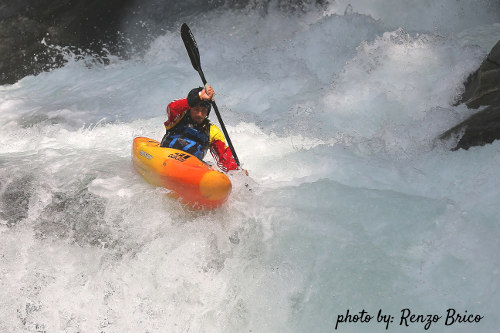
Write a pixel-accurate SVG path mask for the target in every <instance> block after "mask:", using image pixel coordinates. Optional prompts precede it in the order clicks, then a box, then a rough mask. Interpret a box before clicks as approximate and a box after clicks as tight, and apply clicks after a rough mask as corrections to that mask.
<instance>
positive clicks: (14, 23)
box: [0, 0, 133, 84]
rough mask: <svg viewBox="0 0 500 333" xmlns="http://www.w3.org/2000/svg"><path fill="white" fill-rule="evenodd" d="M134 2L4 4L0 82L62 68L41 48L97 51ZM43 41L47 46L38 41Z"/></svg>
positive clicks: (24, 0)
mask: <svg viewBox="0 0 500 333" xmlns="http://www.w3.org/2000/svg"><path fill="white" fill-rule="evenodd" d="M132 2H133V0H108V1H97V0H39V1H29V0H6V1H2V4H0V84H7V83H14V82H16V81H17V80H19V79H20V78H22V77H24V76H26V75H29V74H37V73H40V72H41V71H43V70H47V69H50V68H52V67H53V66H57V65H61V64H63V62H64V61H63V59H62V58H61V57H59V58H57V57H56V59H55V60H54V59H53V57H54V56H55V54H54V53H53V52H51V51H50V49H48V48H47V45H45V44H55V45H60V46H74V47H75V48H81V49H89V50H92V51H93V52H96V53H99V52H102V45H103V44H109V45H115V44H116V41H117V39H118V31H119V27H120V21H121V18H122V16H123V15H124V13H125V12H126V9H127V7H128V6H129V5H131V3H132ZM43 41H44V42H46V43H43Z"/></svg>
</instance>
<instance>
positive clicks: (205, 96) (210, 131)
mask: <svg viewBox="0 0 500 333" xmlns="http://www.w3.org/2000/svg"><path fill="white" fill-rule="evenodd" d="M214 95H215V92H214V89H213V88H212V87H211V86H209V85H207V86H206V88H201V87H200V88H194V89H192V90H191V91H190V92H189V94H188V96H187V98H183V99H178V100H175V101H173V102H171V103H170V104H169V105H168V106H167V116H168V119H167V121H166V122H165V128H166V129H167V133H166V134H165V136H164V137H163V139H162V140H161V146H162V147H168V148H174V149H179V150H183V151H185V152H187V153H190V154H192V155H194V156H196V157H198V158H199V159H200V160H203V158H204V157H205V155H206V153H207V150H208V148H210V152H211V153H212V156H213V157H214V159H215V161H216V162H217V165H218V166H219V168H220V169H221V170H223V171H229V170H238V165H237V164H236V162H235V160H234V158H233V154H232V152H231V149H229V148H228V147H227V146H226V144H225V141H224V136H223V135H222V133H221V131H220V129H219V128H218V127H217V126H216V125H214V124H212V123H211V122H210V120H208V115H209V113H210V109H211V107H212V104H211V103H210V101H211V100H212V98H213V96H214Z"/></svg>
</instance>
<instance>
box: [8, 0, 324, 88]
mask: <svg viewBox="0 0 500 333" xmlns="http://www.w3.org/2000/svg"><path fill="white" fill-rule="evenodd" d="M326 2H327V1H326V0H279V1H278V2H277V3H278V8H279V9H280V10H283V11H304V12H305V11H307V10H309V9H310V8H311V7H315V6H320V7H321V6H324V5H325V4H326ZM270 3H271V0H210V1H206V0H182V1H180V0H0V85H3V84H12V83H15V82H16V81H17V80H19V79H21V78H23V77H25V76H26V75H31V74H38V73H40V72H41V71H44V70H49V69H52V68H54V67H57V66H60V65H62V64H63V63H64V60H63V59H62V56H61V55H60V54H59V53H58V52H57V51H55V50H54V49H51V48H50V47H47V46H46V45H44V44H43V43H42V41H43V40H45V42H46V43H47V44H49V45H50V44H53V45H57V46H63V47H72V48H71V51H72V52H74V53H76V54H78V52H82V51H79V50H84V51H83V52H85V51H87V50H88V51H90V53H92V55H94V56H96V55H97V56H103V55H105V52H104V51H103V45H105V46H106V52H111V53H112V54H114V55H118V56H122V55H124V52H126V47H124V46H127V45H128V44H127V43H130V40H133V43H134V47H135V48H136V49H141V48H143V47H144V46H145V45H147V43H148V41H150V40H151V38H154V37H155V35H157V34H160V33H162V32H164V29H165V28H167V29H171V28H173V26H174V25H175V26H179V25H180V24H179V19H180V18H182V17H187V18H191V19H192V18H193V17H196V16H197V15H198V14H200V13H203V12H206V11H208V10H211V9H214V8H218V7H221V6H227V7H230V8H244V7H246V6H253V7H255V8H262V9H263V10H264V12H265V11H266V10H267V8H268V7H269V6H270ZM122 29H123V30H126V31H125V34H124V32H123V31H121V30H122ZM54 59H55V60H54ZM104 62H105V59H104Z"/></svg>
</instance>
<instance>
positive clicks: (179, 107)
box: [164, 98, 190, 130]
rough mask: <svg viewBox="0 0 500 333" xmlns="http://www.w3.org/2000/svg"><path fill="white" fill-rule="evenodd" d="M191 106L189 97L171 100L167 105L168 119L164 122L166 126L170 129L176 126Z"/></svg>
mask: <svg viewBox="0 0 500 333" xmlns="http://www.w3.org/2000/svg"><path fill="white" fill-rule="evenodd" d="M189 108H190V107H189V104H188V101H187V98H183V99H178V100H175V101H173V102H171V103H170V104H169V105H168V106H167V116H168V119H167V121H166V122H165V123H164V124H165V128H166V129H167V130H168V129H170V128H172V127H174V126H175V125H177V123H178V122H179V121H180V120H181V119H182V117H183V116H184V114H185V113H186V111H187V110H189Z"/></svg>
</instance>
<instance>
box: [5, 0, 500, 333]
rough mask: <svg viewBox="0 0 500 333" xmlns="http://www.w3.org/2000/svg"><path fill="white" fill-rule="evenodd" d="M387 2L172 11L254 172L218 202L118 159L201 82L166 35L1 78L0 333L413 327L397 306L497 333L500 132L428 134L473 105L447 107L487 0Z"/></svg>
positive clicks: (444, 328) (416, 326)
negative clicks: (481, 136)
mask: <svg viewBox="0 0 500 333" xmlns="http://www.w3.org/2000/svg"><path fill="white" fill-rule="evenodd" d="M391 3H392V4H390V5H388V4H387V3H386V2H380V1H363V0H359V1H349V2H347V1H335V2H333V3H332V4H330V5H328V6H327V8H325V9H322V10H319V9H314V10H313V9H311V10H310V11H309V12H307V13H304V14H301V15H299V14H297V13H284V12H281V11H278V10H274V9H272V8H270V9H269V10H268V11H267V13H265V14H264V13H262V12H260V11H259V10H256V9H251V8H246V9H243V10H230V9H224V8H220V9H217V10H213V11H211V12H207V13H203V14H202V15H199V16H194V17H186V18H183V19H185V21H186V22H187V23H188V24H189V25H190V27H191V30H192V31H193V33H194V35H195V37H196V40H197V42H198V46H199V48H200V55H201V62H202V67H203V69H204V72H205V75H206V77H207V79H208V81H209V83H211V84H212V85H213V86H214V88H215V90H216V92H217V95H216V101H217V104H218V106H219V109H220V111H221V114H222V117H223V119H224V122H225V124H226V127H227V129H228V132H229V134H230V136H231V140H232V141H233V144H234V146H235V149H236V151H237V153H238V157H239V159H240V161H241V162H242V164H243V167H244V168H245V169H247V170H248V172H249V174H250V178H246V177H245V176H243V175H241V174H233V175H231V177H232V180H233V193H232V194H231V197H230V199H229V200H228V202H227V203H226V204H225V205H224V206H223V207H222V208H220V209H217V210H214V211H211V212H193V211H190V210H188V209H186V208H185V207H183V206H182V205H181V204H180V203H179V202H177V201H175V200H173V199H172V198H170V197H168V196H167V195H166V191H165V190H164V189H161V188H154V187H152V186H151V185H149V184H147V183H146V182H145V181H144V180H143V179H142V178H141V177H140V176H139V175H137V174H136V172H135V171H134V169H133V167H132V164H131V156H130V152H131V143H132V139H133V138H134V137H136V136H146V137H150V138H154V139H160V138H161V137H162V135H163V134H164V128H163V121H164V120H165V107H166V105H167V104H168V103H169V102H170V101H171V100H173V99H177V98H181V97H184V96H185V95H186V94H187V92H188V91H189V90H190V89H191V88H193V87H195V86H198V85H200V82H199V81H200V80H199V76H198V74H197V73H196V72H195V71H194V70H193V68H192V66H191V63H190V62H189V59H188V57H187V54H186V51H185V49H184V45H183V44H182V41H181V39H180V36H179V32H178V31H177V30H176V31H166V32H164V33H162V34H161V35H160V36H159V37H157V38H155V39H154V40H153V41H152V43H151V44H150V46H149V47H148V48H147V49H145V50H141V51H142V52H139V53H137V55H135V56H134V57H132V58H131V59H127V60H123V59H119V58H116V57H113V56H110V57H109V60H110V63H109V64H108V65H103V64H102V63H100V62H99V61H96V60H95V59H93V58H91V57H87V58H85V59H83V60H78V59H77V57H76V56H74V55H72V54H71V53H67V54H66V57H67V60H68V63H67V64H66V65H65V66H64V67H62V68H59V69H54V70H52V71H51V72H46V73H42V74H40V75H38V76H30V77H26V78H24V79H22V80H20V81H19V82H17V83H15V84H13V85H5V86H0V142H1V145H0V234H1V236H0V238H1V240H2V241H1V242H0V285H1V289H0V331H2V332H41V331H45V332H250V331H252V332H332V331H334V330H335V325H336V324H337V320H338V316H339V315H345V314H346V311H347V310H349V311H350V313H351V314H359V312H360V311H362V310H365V311H367V312H368V313H369V314H371V315H375V317H376V315H377V313H378V311H379V310H381V311H382V312H383V313H384V314H387V315H392V316H394V317H395V319H394V322H392V323H390V324H389V327H388V330H386V326H385V324H383V323H380V322H377V321H376V318H375V319H372V320H371V321H370V322H369V323H360V322H357V323H353V322H351V323H343V324H340V325H339V326H338V329H337V330H338V331H339V332H379V331H380V332H383V331H388V332H391V331H393V332H401V331H404V332H423V331H424V325H425V323H410V325H409V326H408V327H406V326H404V324H402V323H401V322H400V317H401V315H402V310H403V309H406V308H407V309H410V310H411V312H412V313H415V314H423V315H427V314H433V315H434V314H436V315H439V316H443V318H441V319H440V321H438V322H436V323H433V324H432V325H431V328H430V329H429V331H432V332H470V331H477V332H494V331H495V330H498V327H500V318H499V316H498V308H499V307H500V302H499V301H498V299H499V298H498V290H499V281H500V276H499V275H500V271H499V269H498V265H499V263H500V259H498V256H497V255H496V254H497V253H499V252H500V245H499V242H498V237H499V236H500V230H499V223H498V222H499V221H498V216H499V213H500V209H499V207H498V202H500V194H499V191H498V188H499V186H500V177H499V176H500V171H499V170H498V165H499V162H500V152H499V151H500V144H499V143H498V142H494V143H493V144H491V145H486V146H484V147H473V148H471V149H469V150H468V151H464V150H459V151H455V152H451V151H449V150H448V147H449V144H450V143H446V142H439V141H436V140H435V138H436V137H437V136H438V135H439V134H441V133H442V132H444V131H445V130H447V129H449V128H450V127H452V126H454V125H455V124H457V123H458V122H460V121H461V120H463V119H465V118H466V117H468V116H469V115H471V114H472V113H473V112H474V110H468V109H467V108H466V107H465V106H463V105H460V106H453V104H454V102H455V101H456V100H457V99H458V97H459V96H460V93H461V91H462V90H463V82H464V80H465V79H466V78H467V76H468V75H469V74H470V73H471V72H473V71H474V70H475V69H476V68H477V67H478V66H479V64H480V63H481V61H482V60H483V58H484V57H485V55H486V54H487V52H488V51H489V50H490V49H491V47H492V46H493V45H494V43H495V42H496V41H498V40H499V39H500V23H499V22H500V20H499V18H500V9H499V8H498V4H495V3H494V2H488V1H482V2H478V1H459V2H458V1H455V0H453V1H451V0H450V1H442V2H439V3H436V4H434V5H431V4H415V3H414V2H411V1H403V2H401V1H398V2H395V1H393V2H391ZM179 26H180V24H179ZM213 118H214V119H213V121H215V122H216V120H215V117H213ZM246 183H248V184H249V185H250V188H251V191H249V189H248V187H247V186H245V184H246ZM450 308H452V309H455V310H456V311H457V312H459V313H462V314H463V313H464V311H467V314H471V313H472V314H474V315H476V314H477V315H480V316H482V317H484V318H483V319H481V320H480V322H479V323H455V324H453V325H445V324H444V321H445V318H444V317H445V316H446V310H447V309H450Z"/></svg>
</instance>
